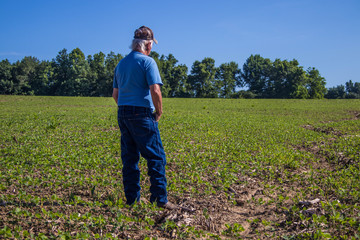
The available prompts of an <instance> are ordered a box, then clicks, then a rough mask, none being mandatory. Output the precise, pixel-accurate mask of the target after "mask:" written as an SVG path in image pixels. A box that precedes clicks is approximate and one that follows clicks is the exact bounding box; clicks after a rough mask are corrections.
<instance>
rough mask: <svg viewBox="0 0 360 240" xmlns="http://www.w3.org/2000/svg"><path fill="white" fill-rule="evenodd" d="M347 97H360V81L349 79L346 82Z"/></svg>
mask: <svg viewBox="0 0 360 240" xmlns="http://www.w3.org/2000/svg"><path fill="white" fill-rule="evenodd" d="M345 89H346V96H345V97H346V98H357V99H359V98H360V82H355V83H353V82H352V80H349V81H348V82H346V83H345Z"/></svg>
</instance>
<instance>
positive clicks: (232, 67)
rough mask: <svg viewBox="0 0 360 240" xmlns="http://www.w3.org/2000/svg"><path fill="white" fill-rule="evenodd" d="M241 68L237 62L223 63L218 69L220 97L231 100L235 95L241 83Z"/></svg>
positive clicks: (217, 77) (217, 78)
mask: <svg viewBox="0 0 360 240" xmlns="http://www.w3.org/2000/svg"><path fill="white" fill-rule="evenodd" d="M239 73H240V70H239V66H238V64H237V63H235V62H230V63H223V64H221V65H220V67H219V68H218V69H217V72H216V80H217V87H218V91H219V96H220V97H222V98H230V97H232V96H233V95H234V93H235V88H236V86H237V83H238V82H239V80H238V79H239Z"/></svg>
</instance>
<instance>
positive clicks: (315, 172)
mask: <svg viewBox="0 0 360 240" xmlns="http://www.w3.org/2000/svg"><path fill="white" fill-rule="evenodd" d="M163 101H164V115H163V117H162V119H161V120H160V123H159V127H160V131H161V135H162V140H163V143H164V147H165V151H166V153H167V162H168V164H167V176H168V183H169V185H168V191H169V200H170V201H172V202H175V203H177V204H179V205H181V206H182V207H184V208H186V209H189V210H191V211H185V210H184V209H182V210H178V211H172V212H170V211H167V210H166V211H164V210H162V209H159V208H157V207H156V206H153V205H151V204H149V203H148V202H147V201H146V199H148V198H149V179H148V176H147V168H146V162H145V161H144V159H142V160H141V169H142V175H141V186H142V196H143V198H144V201H142V202H141V203H139V204H137V205H135V206H133V207H131V208H130V207H128V206H125V204H124V202H125V197H124V193H123V187H122V174H121V159H120V131H119V129H118V126H117V120H116V110H117V109H116V106H115V103H114V101H113V99H110V98H85V97H29V96H0V110H1V111H0V120H1V125H0V139H1V141H0V144H1V145H0V151H1V153H0V239H1V238H4V239H8V238H10V239H12V238H18V239H23V238H31V239H36V238H38V239H47V238H48V239H73V238H74V239H89V238H90V239H127V238H128V239H164V238H178V239H239V238H244V239H267V238H268V239H271V238H279V239H326V238H333V239H352V238H353V239H359V238H360V205H359V203H360V174H359V172H360V170H359V167H360V157H359V155H360V154H359V152H360V120H359V119H360V100H265V99H262V100H260V99H252V100H242V99H236V100H225V99H164V100H163ZM312 200H315V201H313V202H311V201H312Z"/></svg>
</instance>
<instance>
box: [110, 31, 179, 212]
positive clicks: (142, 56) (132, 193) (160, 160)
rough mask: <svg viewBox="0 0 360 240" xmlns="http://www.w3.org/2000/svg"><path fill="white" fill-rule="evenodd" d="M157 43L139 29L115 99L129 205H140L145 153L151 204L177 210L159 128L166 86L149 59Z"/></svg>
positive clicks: (117, 75) (118, 76) (117, 76)
mask: <svg viewBox="0 0 360 240" xmlns="http://www.w3.org/2000/svg"><path fill="white" fill-rule="evenodd" d="M153 42H155V43H157V41H156V39H155V38H154V33H153V31H152V30H151V29H150V28H148V27H145V26H142V27H140V28H139V29H137V30H136V31H135V33H134V39H133V41H132V45H131V48H132V51H131V53H130V54H129V55H127V56H126V57H125V58H123V59H122V60H121V61H120V62H119V64H118V65H117V67H116V68H115V72H114V83H113V98H114V100H115V102H116V103H117V105H118V123H119V127H120V131H121V159H122V163H123V169H122V172H123V184H124V190H125V197H126V203H127V204H129V205H131V204H133V203H135V202H138V201H139V200H140V170H139V167H138V163H139V160H140V154H141V155H142V156H143V157H144V158H145V159H146V160H147V165H148V174H149V176H150V183H151V187H150V192H151V197H150V202H152V203H153V202H156V204H157V205H158V206H159V207H163V208H167V209H175V208H177V207H176V206H175V205H174V204H172V203H170V202H168V199H167V191H166V185H167V181H166V176H165V165H166V157H165V152H164V148H163V145H162V142H161V138H160V132H159V129H158V121H159V120H160V118H161V115H162V95H161V88H160V86H161V85H162V84H163V83H162V81H161V78H160V73H159V70H158V67H157V65H156V62H155V61H154V59H152V58H151V57H149V54H150V52H151V49H152V45H153Z"/></svg>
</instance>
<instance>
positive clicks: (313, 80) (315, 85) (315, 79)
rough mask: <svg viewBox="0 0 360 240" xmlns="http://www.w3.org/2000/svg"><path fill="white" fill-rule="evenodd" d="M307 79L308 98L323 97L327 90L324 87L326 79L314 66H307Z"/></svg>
mask: <svg viewBox="0 0 360 240" xmlns="http://www.w3.org/2000/svg"><path fill="white" fill-rule="evenodd" d="M307 79H308V93H309V96H310V98H313V99H322V98H324V96H325V94H326V92H327V90H326V87H325V84H326V81H325V78H323V77H322V76H321V75H320V73H319V71H318V70H317V69H315V68H309V69H308V70H307Z"/></svg>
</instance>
